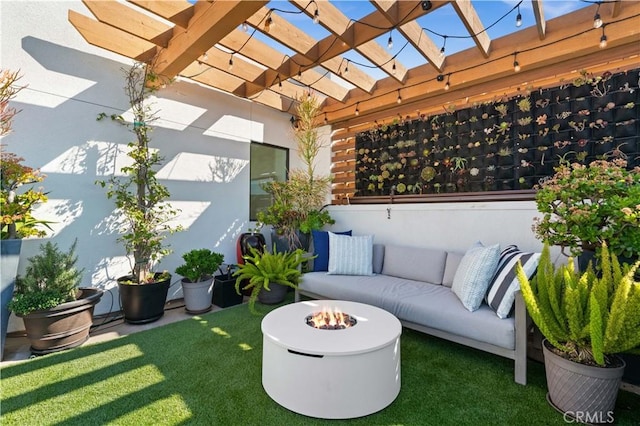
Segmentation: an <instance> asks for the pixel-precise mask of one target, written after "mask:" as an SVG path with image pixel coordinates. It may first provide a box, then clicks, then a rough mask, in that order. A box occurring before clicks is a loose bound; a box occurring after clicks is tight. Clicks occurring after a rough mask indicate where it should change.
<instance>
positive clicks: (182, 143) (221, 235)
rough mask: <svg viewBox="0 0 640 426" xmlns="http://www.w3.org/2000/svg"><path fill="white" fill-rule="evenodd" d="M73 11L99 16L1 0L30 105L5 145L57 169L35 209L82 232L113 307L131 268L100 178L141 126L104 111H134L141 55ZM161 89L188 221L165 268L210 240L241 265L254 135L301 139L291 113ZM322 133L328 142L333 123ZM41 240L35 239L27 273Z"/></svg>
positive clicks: (159, 143) (84, 248)
mask: <svg viewBox="0 0 640 426" xmlns="http://www.w3.org/2000/svg"><path fill="white" fill-rule="evenodd" d="M69 9H73V10H75V11H77V12H79V13H82V14H84V15H85V16H89V17H91V16H92V15H91V13H90V12H89V11H88V10H87V9H86V7H85V6H84V5H83V4H82V3H81V2H80V1H69V2H62V1H4V0H3V1H2V2H0V40H1V45H0V64H1V67H2V68H3V69H11V70H20V73H21V74H22V75H23V77H22V79H21V80H20V84H21V85H27V86H28V87H27V88H25V89H24V90H22V91H21V92H20V94H19V96H18V97H17V98H16V99H15V102H13V106H15V107H16V108H18V109H21V110H22V111H21V112H20V113H19V114H18V115H17V116H16V118H15V120H14V126H13V129H14V131H13V133H12V134H10V135H9V136H6V137H5V138H3V140H2V143H3V145H6V147H7V150H8V151H11V152H15V153H16V154H18V155H20V156H22V157H24V158H25V164H26V165H29V166H32V167H34V168H40V169H41V170H42V171H43V172H44V173H45V174H46V175H47V178H46V179H45V181H44V182H43V186H44V188H45V190H46V191H48V192H49V201H48V202H47V203H45V204H43V205H42V206H40V207H38V209H37V215H36V217H39V218H44V219H49V220H51V221H54V222H55V223H54V224H53V225H52V227H53V229H54V232H52V233H50V235H49V238H50V239H51V240H52V241H54V242H57V243H58V244H59V245H60V247H62V248H66V247H68V246H69V245H70V244H71V243H72V242H73V241H74V239H76V238H77V239H78V250H77V252H78V254H79V264H80V265H79V266H81V267H83V268H85V274H84V278H83V282H82V285H83V286H97V287H100V288H103V289H106V290H110V292H111V294H112V295H113V297H111V296H110V295H109V294H106V295H105V296H104V297H103V299H102V301H101V302H100V304H99V305H98V306H97V307H96V313H104V312H107V311H110V310H117V309H118V308H119V307H118V298H117V297H118V295H117V285H116V283H115V278H117V277H118V276H121V275H123V274H125V273H127V272H128V271H129V270H130V267H129V263H128V261H127V260H126V258H125V256H124V250H123V247H122V245H121V244H120V243H118V242H117V241H116V239H117V237H118V232H117V229H116V228H115V227H114V226H113V225H112V224H111V222H110V220H111V219H112V218H113V216H112V215H113V211H114V204H113V201H111V200H108V199H107V198H106V196H105V190H104V189H102V188H100V187H99V186H97V185H96V184H95V181H96V180H99V179H106V178H108V176H110V175H111V174H112V173H113V172H114V170H118V169H119V167H120V164H121V163H120V160H121V159H122V158H125V157H124V156H123V149H124V148H125V145H126V143H127V142H128V141H129V140H131V139H132V137H133V135H132V134H131V133H130V132H129V131H128V130H127V129H126V128H124V127H123V126H120V125H118V124H116V123H113V122H111V120H110V119H108V118H107V119H105V120H103V121H101V122H97V121H96V117H97V115H98V114H99V113H101V112H105V113H106V114H108V115H109V114H114V113H115V114H121V113H123V112H124V111H126V110H127V108H128V104H127V99H126V97H125V94H124V91H123V90H122V88H123V87H124V78H123V73H122V71H121V68H123V67H125V68H126V67H128V66H130V65H131V63H132V62H131V61H130V60H128V59H127V58H124V57H121V56H119V55H116V54H113V53H110V52H107V51H104V50H102V49H99V48H96V47H93V46H91V45H89V44H88V43H87V42H86V41H85V40H84V39H83V38H82V37H81V36H80V34H79V33H78V32H77V31H76V30H75V28H73V26H72V25H71V24H70V23H69V22H68V20H67V13H68V10H69ZM156 98H157V100H156V103H155V107H157V109H158V110H160V111H159V114H158V116H159V118H160V120H159V121H158V122H156V128H155V129H154V132H153V133H152V136H151V137H152V146H153V147H155V148H158V149H159V150H160V151H161V153H162V155H163V156H164V158H165V163H164V165H163V167H162V168H161V170H160V171H159V177H160V178H161V180H162V182H163V183H164V184H165V185H167V186H168V188H169V190H170V192H171V200H170V201H171V202H172V204H174V206H175V207H178V208H180V209H181V210H182V213H181V215H180V217H179V219H178V222H180V223H181V224H182V225H184V227H185V228H186V230H185V231H184V232H181V233H177V234H174V235H171V236H170V237H169V238H168V242H169V243H170V244H171V247H172V249H173V250H174V253H173V254H172V255H170V256H168V257H167V258H165V259H163V260H162V262H161V264H160V265H159V266H160V268H162V269H167V270H169V271H173V270H174V269H175V267H176V266H177V265H178V264H179V263H180V261H181V258H180V256H181V254H182V253H184V252H185V251H188V250H190V249H193V248H200V247H207V248H210V249H212V250H215V251H218V252H221V253H223V254H224V255H225V260H227V261H229V262H233V263H235V261H236V253H235V242H236V239H237V237H238V235H239V234H240V233H242V232H246V230H247V228H248V227H249V226H250V225H251V224H249V223H248V217H249V146H250V144H249V142H250V141H251V140H253V141H257V142H265V143H270V144H274V145H280V146H286V147H289V148H294V145H295V142H294V140H293V138H292V137H291V125H290V122H289V118H290V114H284V113H281V112H279V111H276V110H273V109H270V108H267V107H265V106H262V105H260V104H256V103H252V102H249V101H246V100H243V99H239V98H235V97H233V96H229V95H226V94H223V93H220V92H216V91H214V90H210V89H206V88H203V87H200V86H199V85H197V84H194V83H190V82H188V81H184V80H182V81H181V80H179V79H178V81H177V82H176V83H174V84H172V85H170V86H168V87H166V88H164V89H161V90H160V91H159V92H158V93H157V94H156ZM322 134H324V137H326V138H327V141H328V131H327V130H326V129H325V130H324V131H323V132H322ZM327 146H328V144H327ZM320 157H321V158H320V159H319V167H321V168H322V169H324V170H328V169H329V164H330V153H329V148H327V149H325V150H324V151H323V153H322V154H321V156H320ZM290 158H291V160H290V164H291V166H292V167H297V166H299V165H300V164H299V160H298V158H297V155H296V153H295V151H294V150H292V151H291V153H290ZM42 242H43V240H25V242H24V244H23V252H22V256H21V263H20V270H21V271H22V272H24V268H25V266H26V263H27V262H26V259H27V258H28V257H29V256H31V255H33V254H34V253H35V252H36V251H37V250H38V246H39V244H40V243H42ZM178 279H179V277H177V276H174V280H178ZM176 297H181V292H180V285H179V283H176V285H174V286H173V287H172V288H171V290H170V298H176ZM10 327H11V326H10ZM15 327H16V326H15V325H14V328H15ZM10 330H11V328H10Z"/></svg>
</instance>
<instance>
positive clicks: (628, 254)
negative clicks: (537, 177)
mask: <svg viewBox="0 0 640 426" xmlns="http://www.w3.org/2000/svg"><path fill="white" fill-rule="evenodd" d="M555 171H556V172H555V174H554V175H553V176H552V177H551V178H550V179H548V180H546V181H544V182H543V183H542V184H541V185H540V186H539V187H538V192H537V193H536V204H537V209H538V211H539V212H540V213H542V217H541V218H537V219H536V221H535V223H534V225H533V230H534V232H535V234H536V237H537V238H538V239H540V240H541V241H545V242H548V243H549V244H551V245H557V246H560V247H562V250H563V253H565V254H570V255H572V256H578V255H581V254H582V253H583V252H584V251H588V252H597V251H598V250H599V249H600V246H601V244H602V243H603V242H604V243H606V244H607V247H608V249H609V250H610V251H611V252H613V253H614V254H616V255H617V256H620V258H619V260H621V261H623V262H624V259H623V258H626V259H627V261H626V263H629V264H630V263H633V262H635V260H637V259H638V258H640V167H635V168H634V169H632V170H629V169H627V162H626V160H623V159H613V160H611V161H606V160H596V161H593V162H591V163H590V164H589V165H586V166H585V165H582V164H578V163H573V164H568V163H562V164H560V165H559V166H558V167H556V169H555ZM566 251H568V253H566ZM587 263H588V262H582V263H581V268H582V267H586V264H587Z"/></svg>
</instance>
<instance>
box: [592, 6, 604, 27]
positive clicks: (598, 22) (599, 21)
mask: <svg viewBox="0 0 640 426" xmlns="http://www.w3.org/2000/svg"><path fill="white" fill-rule="evenodd" d="M601 4H602V2H598V8H597V9H596V14H595V15H593V28H600V27H601V26H602V24H603V22H602V18H601V17H600V5H601Z"/></svg>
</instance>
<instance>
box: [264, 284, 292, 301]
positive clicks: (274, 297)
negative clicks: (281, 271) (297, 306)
mask: <svg viewBox="0 0 640 426" xmlns="http://www.w3.org/2000/svg"><path fill="white" fill-rule="evenodd" d="M288 290H289V287H287V286H286V285H282V284H277V283H270V284H269V291H267V290H265V289H264V288H263V289H262V290H260V293H258V301H260V303H264V304H265V305H275V304H276V303H280V302H282V301H283V300H284V298H285V297H286V295H287V291H288Z"/></svg>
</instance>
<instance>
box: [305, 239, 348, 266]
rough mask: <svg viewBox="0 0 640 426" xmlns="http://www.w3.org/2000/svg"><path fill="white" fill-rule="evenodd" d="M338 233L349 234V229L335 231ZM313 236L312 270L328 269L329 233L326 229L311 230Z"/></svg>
mask: <svg viewBox="0 0 640 426" xmlns="http://www.w3.org/2000/svg"><path fill="white" fill-rule="evenodd" d="M335 234H338V235H349V236H351V231H350V230H349V231H344V232H335ZM311 236H312V238H313V254H314V255H316V258H315V259H313V271H314V272H321V271H327V270H328V269H329V233H328V232H327V231H311Z"/></svg>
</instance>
